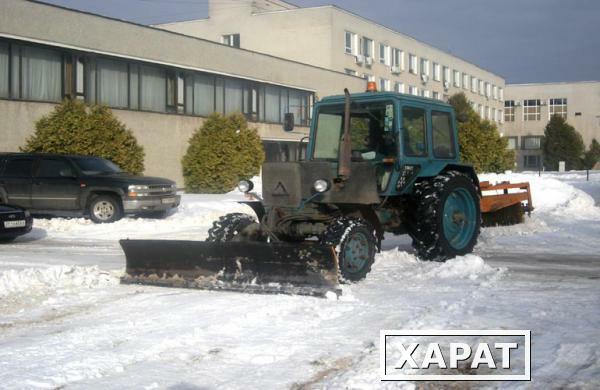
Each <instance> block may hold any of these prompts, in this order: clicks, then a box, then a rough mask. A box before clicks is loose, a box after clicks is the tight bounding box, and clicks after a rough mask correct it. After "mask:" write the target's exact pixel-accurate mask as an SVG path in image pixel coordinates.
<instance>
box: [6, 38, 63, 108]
mask: <svg viewBox="0 0 600 390" xmlns="http://www.w3.org/2000/svg"><path fill="white" fill-rule="evenodd" d="M11 55H12V56H11V57H12V58H11V62H12V63H11V65H10V77H11V78H12V80H11V84H12V85H11V86H10V90H11V97H12V98H15V99H25V100H35V101H45V102H59V101H61V99H62V97H63V56H62V53H61V52H60V51H57V50H51V49H45V48H41V47H37V46H36V47H33V46H20V45H12V47H11ZM5 58H6V57H5ZM5 61H6V60H5ZM7 65H8V64H7ZM7 65H5V67H6V68H8V66H7ZM0 84H1V83H0ZM6 87H7V85H6V86H5V87H4V88H3V89H5V90H6Z"/></svg>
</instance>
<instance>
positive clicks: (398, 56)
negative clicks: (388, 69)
mask: <svg viewBox="0 0 600 390" xmlns="http://www.w3.org/2000/svg"><path fill="white" fill-rule="evenodd" d="M392 66H395V67H397V68H399V70H404V52H403V51H402V50H400V49H393V50H392Z"/></svg>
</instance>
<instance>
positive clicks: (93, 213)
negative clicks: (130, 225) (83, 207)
mask: <svg viewBox="0 0 600 390" xmlns="http://www.w3.org/2000/svg"><path fill="white" fill-rule="evenodd" d="M88 212H89V214H90V218H91V220H92V221H94V222H95V223H111V222H115V221H118V220H119V219H121V217H122V216H123V212H122V211H121V205H120V204H119V202H118V201H117V199H116V198H114V197H112V196H108V195H100V196H97V197H95V198H93V199H92V201H91V202H90V205H89V208H88Z"/></svg>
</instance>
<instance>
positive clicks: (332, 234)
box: [320, 217, 377, 282]
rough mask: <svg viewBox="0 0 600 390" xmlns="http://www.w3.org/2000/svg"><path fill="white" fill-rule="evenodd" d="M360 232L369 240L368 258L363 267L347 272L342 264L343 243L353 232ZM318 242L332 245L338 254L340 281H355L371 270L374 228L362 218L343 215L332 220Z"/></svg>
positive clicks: (374, 237) (374, 244)
mask: <svg viewBox="0 0 600 390" xmlns="http://www.w3.org/2000/svg"><path fill="white" fill-rule="evenodd" d="M356 231H360V232H362V233H363V234H364V235H365V236H366V237H367V239H368V240H369V259H368V261H367V262H366V264H365V265H364V267H363V268H362V269H361V270H360V271H359V272H355V273H350V272H347V270H346V267H345V266H344V261H345V259H344V253H343V252H344V245H345V244H346V243H347V241H348V238H349V237H350V235H351V234H352V233H353V232H356ZM320 242H321V244H323V245H329V246H333V247H334V248H335V251H336V254H337V256H338V260H339V262H340V264H339V276H340V280H341V281H342V282H356V281H359V280H361V279H364V278H365V277H366V276H367V274H368V273H369V272H370V271H371V266H372V265H373V262H374V260H375V251H376V248H377V238H376V236H375V230H374V229H373V227H372V226H371V225H370V224H369V223H368V222H367V221H365V220H364V219H361V218H356V217H343V218H339V219H337V220H335V221H334V222H332V223H331V224H330V225H329V226H328V227H327V230H326V231H325V232H324V233H323V234H322V235H321V237H320Z"/></svg>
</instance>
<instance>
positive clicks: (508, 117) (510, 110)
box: [504, 100, 515, 122]
mask: <svg viewBox="0 0 600 390" xmlns="http://www.w3.org/2000/svg"><path fill="white" fill-rule="evenodd" d="M504 121H505V122H514V121H515V101H514V100H507V101H505V102H504Z"/></svg>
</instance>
